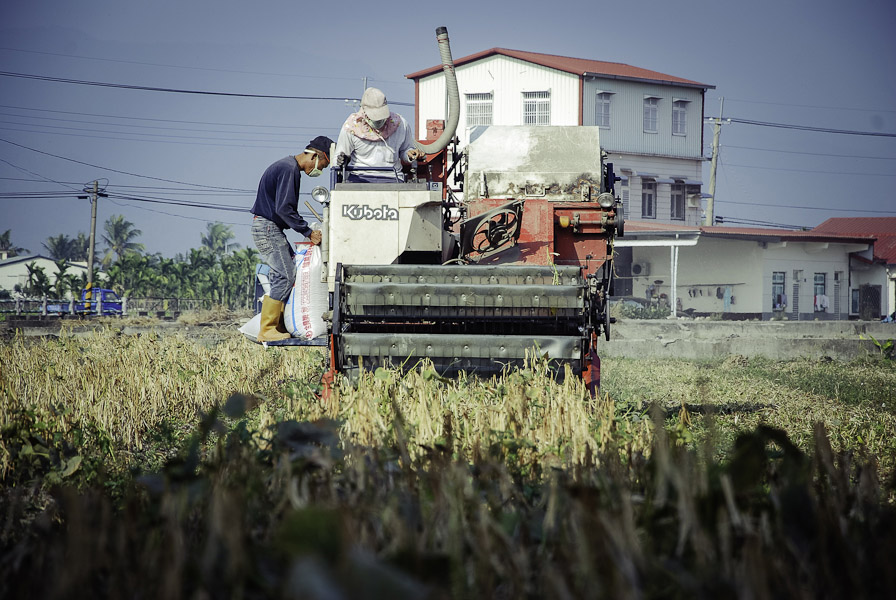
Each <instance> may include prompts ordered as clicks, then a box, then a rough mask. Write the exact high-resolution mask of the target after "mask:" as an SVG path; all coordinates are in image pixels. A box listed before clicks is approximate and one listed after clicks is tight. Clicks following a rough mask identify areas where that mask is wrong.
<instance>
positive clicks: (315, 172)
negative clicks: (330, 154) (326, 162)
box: [308, 152, 323, 177]
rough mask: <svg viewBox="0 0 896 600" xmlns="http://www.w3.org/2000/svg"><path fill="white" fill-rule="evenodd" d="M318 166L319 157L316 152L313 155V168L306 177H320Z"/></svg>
mask: <svg viewBox="0 0 896 600" xmlns="http://www.w3.org/2000/svg"><path fill="white" fill-rule="evenodd" d="M319 165H320V156H318V155H317V152H315V153H314V168H313V169H311V171H310V172H309V173H308V177H320V174H321V173H323V171H321V170H320V169H319V168H318V166H319Z"/></svg>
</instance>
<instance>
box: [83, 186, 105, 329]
mask: <svg viewBox="0 0 896 600" xmlns="http://www.w3.org/2000/svg"><path fill="white" fill-rule="evenodd" d="M84 191H85V192H87V191H88V190H87V189H85V190H84ZM89 191H90V194H91V196H90V241H89V242H88V244H89V247H88V248H87V287H86V288H85V289H86V290H87V293H86V294H85V296H84V300H85V302H86V308H87V311H88V312H90V308H91V306H90V301H91V300H92V299H93V254H94V251H93V248H94V246H95V245H96V204H97V198H99V195H100V182H99V181H98V180H94V182H93V189H92V190H89ZM78 197H79V198H87V196H78Z"/></svg>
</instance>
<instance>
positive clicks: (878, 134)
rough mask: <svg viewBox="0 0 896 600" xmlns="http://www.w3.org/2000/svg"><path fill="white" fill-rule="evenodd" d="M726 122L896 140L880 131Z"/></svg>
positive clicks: (894, 136)
mask: <svg viewBox="0 0 896 600" xmlns="http://www.w3.org/2000/svg"><path fill="white" fill-rule="evenodd" d="M724 120H725V121H730V122H731V123H741V124H743V125H757V126H759V127H777V128H780V129H796V130H799V131H816V132H819V133H839V134H843V135H867V136H873V137H890V138H896V133H882V132H879V131H856V130H853V129H830V128H828V127H810V126H808V125H791V124H789V123H772V122H770V121H754V120H752V119H738V118H734V117H725V119H724Z"/></svg>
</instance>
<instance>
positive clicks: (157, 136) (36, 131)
mask: <svg viewBox="0 0 896 600" xmlns="http://www.w3.org/2000/svg"><path fill="white" fill-rule="evenodd" d="M0 123H3V124H7V125H22V126H24V127H43V128H45V129H60V130H63V131H92V132H95V133H109V134H123V135H142V136H147V137H151V138H172V139H185V138H186V139H197V140H221V141H234V142H240V141H246V142H286V141H289V140H277V139H274V140H269V139H267V140H266V139H253V140H244V139H241V138H217V137H203V136H198V135H173V134H162V133H145V132H142V131H110V130H107V129H96V128H85V127H65V126H62V125H41V124H39V123H15V122H10V121H4V120H0ZM97 125H110V126H112V127H117V125H115V124H106V123H97ZM122 127H140V126H139V125H123V126H122ZM0 129H5V130H8V131H29V130H25V129H15V128H13V127H0ZM309 129H311V128H310V127H309ZM178 131H198V132H203V130H201V129H181V130H178ZM30 132H31V133H55V132H53V131H46V132H45V131H40V130H30ZM204 133H231V134H236V135H253V134H254V132H251V131H246V132H241V131H207V130H206V131H204ZM266 135H278V136H291V137H293V138H295V137H296V134H294V133H268V134H266Z"/></svg>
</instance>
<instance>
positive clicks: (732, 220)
mask: <svg viewBox="0 0 896 600" xmlns="http://www.w3.org/2000/svg"><path fill="white" fill-rule="evenodd" d="M715 219H716V222H715V224H717V225H718V224H728V223H734V224H737V225H753V226H761V227H778V228H780V229H793V230H803V229H809V228H808V227H806V226H804V225H787V224H784V223H774V222H772V221H758V220H755V219H738V218H732V217H724V216H722V215H719V216H717V217H716V218H715Z"/></svg>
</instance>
